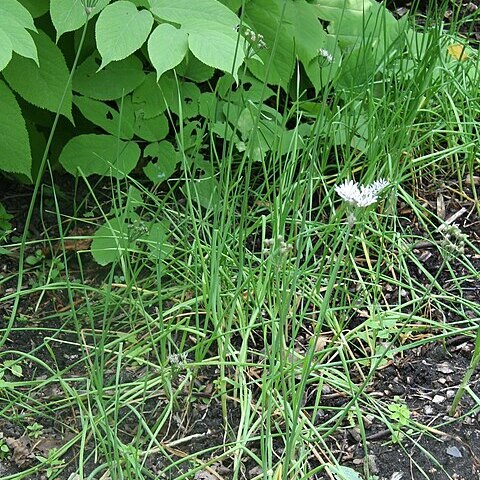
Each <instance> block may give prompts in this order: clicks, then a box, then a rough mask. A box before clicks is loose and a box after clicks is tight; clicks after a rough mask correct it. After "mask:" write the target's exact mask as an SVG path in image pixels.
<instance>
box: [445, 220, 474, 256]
mask: <svg viewBox="0 0 480 480" xmlns="http://www.w3.org/2000/svg"><path fill="white" fill-rule="evenodd" d="M442 233H443V241H442V242H441V244H442V246H443V248H444V249H445V250H446V251H447V252H448V253H450V254H452V255H455V254H461V255H463V254H464V253H465V242H466V241H467V239H468V235H466V234H465V233H462V231H461V230H460V227H459V226H458V225H457V224H456V223H454V224H453V225H446V226H445V227H444V228H443V232H442Z"/></svg>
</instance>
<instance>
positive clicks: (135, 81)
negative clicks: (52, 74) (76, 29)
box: [73, 54, 146, 100]
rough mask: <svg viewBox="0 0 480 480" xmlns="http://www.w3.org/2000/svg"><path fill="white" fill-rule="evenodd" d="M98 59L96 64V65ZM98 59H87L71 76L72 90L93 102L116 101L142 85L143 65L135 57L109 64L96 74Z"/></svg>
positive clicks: (96, 57)
mask: <svg viewBox="0 0 480 480" xmlns="http://www.w3.org/2000/svg"><path fill="white" fill-rule="evenodd" d="M97 59H98V64H97ZM99 65H100V59H99V58H98V56H97V55H95V54H94V55H91V56H90V57H88V58H87V59H86V60H85V61H84V62H83V63H82V64H81V65H80V66H79V67H78V68H77V70H76V72H75V74H74V76H73V90H74V91H75V92H78V93H81V94H82V95H85V96H86V97H90V98H94V99H95V100H116V99H117V98H121V97H123V96H124V95H127V94H129V93H130V92H132V91H133V90H135V88H137V87H138V86H139V85H141V84H142V83H143V81H144V80H145V78H146V76H145V74H144V73H143V64H142V62H141V61H140V59H138V58H137V57H136V56H134V55H132V56H131V57H128V58H125V59H124V60H121V61H120V62H115V63H111V64H110V65H107V66H106V67H105V68H104V69H103V70H100V71H99V72H97V70H98V67H99Z"/></svg>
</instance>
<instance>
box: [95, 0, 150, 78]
mask: <svg viewBox="0 0 480 480" xmlns="http://www.w3.org/2000/svg"><path fill="white" fill-rule="evenodd" d="M152 25H153V17H152V14H151V13H150V12H149V11H148V10H137V8H136V7H135V5H134V4H133V3H132V2H129V1H126V0H119V1H118V2H115V3H113V4H111V5H109V6H108V7H106V8H105V9H104V10H103V11H102V13H100V15H99V17H98V20H97V25H96V27H95V36H96V39H97V49H98V51H99V53H100V55H101V56H102V64H101V65H100V68H99V70H101V69H102V68H104V67H105V66H106V65H108V64H109V63H110V62H112V61H118V60H123V59H124V58H127V57H128V56H129V55H131V54H132V53H133V52H135V51H136V50H138V49H139V48H140V47H141V46H142V45H143V44H144V43H145V41H146V40H147V38H148V34H149V33H150V30H151V29H152Z"/></svg>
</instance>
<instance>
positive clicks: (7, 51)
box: [0, 29, 13, 72]
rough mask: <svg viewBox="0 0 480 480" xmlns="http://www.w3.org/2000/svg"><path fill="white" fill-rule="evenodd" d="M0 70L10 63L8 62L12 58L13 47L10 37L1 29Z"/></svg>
mask: <svg viewBox="0 0 480 480" xmlns="http://www.w3.org/2000/svg"><path fill="white" fill-rule="evenodd" d="M0 45H1V46H2V47H1V49H0V72H1V71H2V70H3V69H4V68H5V67H6V66H7V65H8V62H10V60H11V59H12V54H13V48H12V42H11V41H10V37H9V36H8V35H7V34H6V33H5V32H4V31H3V30H2V29H0Z"/></svg>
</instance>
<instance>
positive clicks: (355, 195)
mask: <svg viewBox="0 0 480 480" xmlns="http://www.w3.org/2000/svg"><path fill="white" fill-rule="evenodd" d="M387 185H388V181H387V180H384V179H381V180H377V181H375V182H373V183H372V184H371V185H366V186H364V185H360V186H359V185H358V183H356V182H354V181H353V180H345V181H344V182H343V184H341V185H337V186H335V191H336V192H337V193H338V195H339V196H340V197H342V198H343V200H345V201H346V202H348V203H350V204H352V205H354V206H356V207H362V208H365V207H368V206H369V205H372V204H374V203H375V202H376V201H377V200H378V195H379V194H380V192H381V191H382V190H383V189H384V188H385V187H386V186H387Z"/></svg>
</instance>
